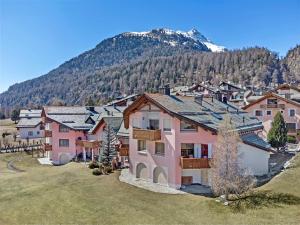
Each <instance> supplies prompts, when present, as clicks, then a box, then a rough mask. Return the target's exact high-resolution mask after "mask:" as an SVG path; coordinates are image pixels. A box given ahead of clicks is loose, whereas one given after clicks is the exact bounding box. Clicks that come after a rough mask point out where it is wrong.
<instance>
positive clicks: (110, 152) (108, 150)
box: [100, 125, 117, 166]
mask: <svg viewBox="0 0 300 225" xmlns="http://www.w3.org/2000/svg"><path fill="white" fill-rule="evenodd" d="M103 134H104V135H103V140H102V145H101V148H100V162H101V163H102V164H103V165H104V166H110V165H111V163H112V160H113V158H114V157H115V156H116V155H117V151H116V143H117V138H116V134H115V132H114V130H113V128H112V127H111V126H110V125H107V126H106V127H105V128H104V130H103Z"/></svg>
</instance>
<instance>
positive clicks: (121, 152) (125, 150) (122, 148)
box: [119, 144, 129, 156]
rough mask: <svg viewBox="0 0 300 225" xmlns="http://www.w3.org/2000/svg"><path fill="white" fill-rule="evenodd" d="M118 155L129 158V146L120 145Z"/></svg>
mask: <svg viewBox="0 0 300 225" xmlns="http://www.w3.org/2000/svg"><path fill="white" fill-rule="evenodd" d="M119 155H120V156H129V145H124V144H123V145H121V146H120V147H119Z"/></svg>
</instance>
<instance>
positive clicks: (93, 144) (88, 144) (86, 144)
mask: <svg viewBox="0 0 300 225" xmlns="http://www.w3.org/2000/svg"><path fill="white" fill-rule="evenodd" d="M75 144H76V145H78V146H80V147H83V148H99V147H100V144H101V142H100V141H95V140H76V142H75Z"/></svg>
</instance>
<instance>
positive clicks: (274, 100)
mask: <svg viewBox="0 0 300 225" xmlns="http://www.w3.org/2000/svg"><path fill="white" fill-rule="evenodd" d="M267 104H268V105H277V99H276V98H274V99H267Z"/></svg>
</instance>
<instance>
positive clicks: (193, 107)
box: [124, 93, 263, 133]
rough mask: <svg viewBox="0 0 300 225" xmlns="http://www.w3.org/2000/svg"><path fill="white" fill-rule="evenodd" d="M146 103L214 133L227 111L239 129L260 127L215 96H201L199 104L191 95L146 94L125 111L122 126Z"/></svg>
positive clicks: (255, 119) (258, 122) (127, 125)
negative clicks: (201, 99)
mask: <svg viewBox="0 0 300 225" xmlns="http://www.w3.org/2000/svg"><path fill="white" fill-rule="evenodd" d="M147 102H150V103H152V104H153V105H155V106H157V107H158V108H160V109H161V110H162V111H164V112H165V113H168V114H169V115H171V116H174V117H177V118H178V119H180V120H184V121H186V122H189V123H192V124H195V125H197V126H200V127H202V128H204V129H207V130H210V131H212V132H214V133H216V132H217V130H218V127H219V124H220V123H221V121H222V120H223V118H224V116H225V115H226V114H229V115H230V118H231V120H232V122H233V123H234V125H235V127H236V128H237V130H238V131H248V130H257V129H261V128H262V127H263V126H262V123H261V122H260V121H259V120H258V119H257V118H255V117H251V116H249V114H248V113H246V112H244V111H240V110H239V109H238V108H236V107H235V106H233V105H230V104H226V103H223V102H221V101H218V100H217V99H215V98H211V97H209V98H203V101H202V103H201V104H199V103H197V102H196V101H195V98H194V97H187V96H169V95H163V94H148V93H145V94H143V95H142V96H140V97H139V98H138V99H137V100H136V101H135V102H134V103H133V104H132V105H130V106H129V107H128V108H127V109H126V110H125V111H124V126H125V128H128V127H129V115H130V114H131V113H132V112H134V111H135V110H138V108H139V107H140V106H141V105H143V104H145V103H147Z"/></svg>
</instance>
